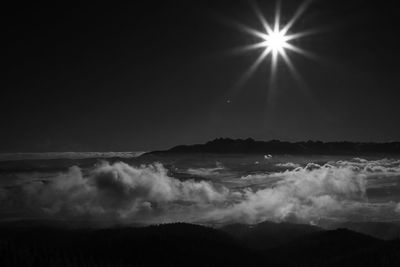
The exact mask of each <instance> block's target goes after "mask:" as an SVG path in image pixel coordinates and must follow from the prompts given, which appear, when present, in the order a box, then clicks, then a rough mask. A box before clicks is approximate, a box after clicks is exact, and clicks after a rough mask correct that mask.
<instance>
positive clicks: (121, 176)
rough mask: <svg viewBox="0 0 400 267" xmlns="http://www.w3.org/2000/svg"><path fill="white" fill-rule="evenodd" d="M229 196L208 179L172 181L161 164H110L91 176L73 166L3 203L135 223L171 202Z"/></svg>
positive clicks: (208, 200) (205, 202) (183, 203)
mask: <svg viewBox="0 0 400 267" xmlns="http://www.w3.org/2000/svg"><path fill="white" fill-rule="evenodd" d="M3 194H4V192H3ZM10 194H13V196H12V197H11V196H10ZM15 194H17V196H16V195H15ZM227 194H228V190H227V189H226V188H224V187H219V189H216V188H215V187H214V186H213V185H212V184H210V183H208V182H206V181H199V182H195V181H192V180H188V181H179V180H177V179H174V178H172V177H169V176H168V175H167V170H166V169H165V168H164V167H163V166H162V165H161V164H158V163H156V164H153V165H148V166H141V167H137V168H135V167H132V166H130V165H128V164H125V163H115V164H112V165H110V164H108V163H106V162H105V163H103V164H101V165H99V166H97V167H96V168H94V169H93V170H90V171H89V173H88V174H86V175H83V173H82V170H81V169H80V168H78V167H71V168H70V169H69V171H68V172H67V173H63V174H60V175H58V176H57V177H55V178H53V179H52V180H50V181H45V182H42V181H36V182H32V183H28V184H26V185H24V186H22V187H21V188H20V190H19V191H18V192H12V193H9V196H8V197H6V196H5V195H4V196H3V203H4V202H5V201H8V204H9V205H13V204H14V205H15V204H16V203H15V202H20V203H18V205H17V206H24V205H25V206H26V207H25V208H28V209H30V210H35V209H36V212H38V213H41V214H42V215H54V216H61V217H68V218H74V217H79V216H88V215H89V216H94V217H98V218H113V219H127V218H129V219H132V220H135V219H138V218H146V215H148V214H157V213H161V212H164V211H165V212H166V211H168V210H169V209H173V206H172V203H175V204H176V203H179V204H180V205H181V206H192V205H196V206H198V207H200V206H205V205H210V204H211V203H217V202H222V201H224V200H225V199H226V197H227Z"/></svg>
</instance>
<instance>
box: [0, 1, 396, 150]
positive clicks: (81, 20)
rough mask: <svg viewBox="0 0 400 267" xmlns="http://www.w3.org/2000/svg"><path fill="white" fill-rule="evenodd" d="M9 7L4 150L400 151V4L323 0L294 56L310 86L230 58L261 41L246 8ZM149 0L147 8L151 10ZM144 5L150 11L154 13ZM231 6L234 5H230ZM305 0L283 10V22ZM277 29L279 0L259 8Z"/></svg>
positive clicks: (246, 58)
mask: <svg viewBox="0 0 400 267" xmlns="http://www.w3.org/2000/svg"><path fill="white" fill-rule="evenodd" d="M136 2H139V3H133V1H132V3H130V4H120V5H118V4H115V3H113V2H109V3H108V4H104V5H103V4H99V3H97V4H95V5H83V6H72V5H71V6H69V5H64V4H63V5H61V4H57V6H52V5H40V4H32V5H21V4H19V3H16V4H14V6H9V7H3V12H2V13H4V14H3V15H2V20H3V22H2V25H3V27H5V29H4V30H3V31H2V37H3V38H2V39H3V43H5V44H6V50H5V55H3V56H2V63H3V65H4V66H5V69H6V71H5V78H3V79H2V80H1V88H2V89H1V92H0V116H1V117H0V119H1V122H2V124H1V131H0V140H1V141H0V151H1V152H6V151H7V152H28V151H33V152H40V151H129V150H153V149H164V148H168V147H171V146H174V145H178V144H188V143H202V142H206V141H208V140H210V139H214V138H216V137H232V138H247V137H252V138H255V139H259V140H269V139H281V140H288V141H297V140H310V139H311V140H322V141H332V140H349V141H377V142H384V141H391V140H397V141H400V119H399V115H400V104H399V103H400V101H399V100H400V93H399V91H400V90H399V89H400V75H399V73H400V67H399V60H400V52H399V48H398V47H399V41H398V40H397V39H398V38H396V37H397V36H398V35H399V33H400V29H399V25H400V24H399V23H398V19H399V16H398V14H400V9H399V8H398V7H396V1H393V2H392V1H369V0H366V1H361V0H332V1H328V0H319V1H314V2H313V3H312V4H311V5H310V6H309V8H308V9H307V11H306V12H305V14H304V15H303V16H302V17H301V18H300V20H299V21H298V22H297V24H295V26H294V27H293V31H294V32H295V31H297V30H303V29H318V30H319V32H318V33H317V34H314V35H311V36H307V37H304V38H303V39H298V40H296V41H294V43H295V44H296V45H297V46H299V47H302V48H304V49H307V50H308V51H311V52H313V53H314V54H316V55H317V56H318V58H317V59H310V58H307V57H303V56H301V55H298V54H294V53H289V56H290V58H291V59H292V61H293V63H294V64H295V66H296V67H297V69H298V71H299V73H300V74H301V76H302V78H303V80H304V81H305V85H300V84H299V83H298V82H296V80H295V79H294V78H293V77H292V75H291V73H290V72H289V70H288V68H287V67H286V66H285V65H284V64H283V62H282V61H280V62H279V66H278V72H277V77H276V86H275V89H274V91H273V93H272V92H271V90H270V88H269V84H270V83H269V79H270V77H269V73H270V70H269V68H270V64H269V62H268V60H269V59H267V60H266V62H265V63H263V64H262V66H261V67H260V68H259V69H258V70H257V72H256V73H255V74H254V75H253V76H252V77H251V78H250V79H249V80H248V82H247V83H246V84H244V85H243V86H242V87H240V88H238V89H237V88H235V84H236V83H237V81H238V80H239V78H240V76H241V75H242V74H243V73H244V72H245V71H246V70H247V69H248V68H249V66H250V65H251V64H252V63H253V62H254V61H255V59H256V58H257V56H258V55H259V54H260V52H259V51H251V52H247V53H243V54H235V53H231V51H232V49H234V48H236V47H238V46H243V45H246V44H251V43H253V42H254V37H253V36H251V35H249V34H247V33H245V32H243V31H241V30H239V29H237V28H235V26H234V23H232V21H236V22H240V23H243V24H246V25H248V26H250V27H253V28H256V29H259V30H262V26H261V24H260V23H259V21H258V20H257V17H256V16H255V14H254V12H253V10H252V9H251V5H250V4H249V2H248V1H211V0H210V1H205V0H198V1H187V0H186V1H183V0H182V1H163V2H161V3H158V2H155V1H146V4H144V2H145V1H136ZM142 2H143V3H142ZM147 2H148V3H147ZM233 2H234V3H233ZM299 3H300V1H295V0H293V1H288V0H286V1H282V20H283V21H287V20H289V19H290V17H291V16H292V15H293V13H294V11H295V10H296V8H297V7H298V5H299ZM258 5H259V6H260V8H261V10H262V12H263V14H264V15H265V16H266V18H267V19H271V20H272V19H273V15H272V14H273V9H274V6H275V1H258Z"/></svg>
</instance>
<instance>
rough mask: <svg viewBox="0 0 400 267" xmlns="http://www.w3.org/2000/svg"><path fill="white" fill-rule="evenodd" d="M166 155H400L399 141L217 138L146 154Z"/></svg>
mask: <svg viewBox="0 0 400 267" xmlns="http://www.w3.org/2000/svg"><path fill="white" fill-rule="evenodd" d="M165 153H263V154H326V155H354V154H357V155H358V154H371V155H377V154H400V142H389V143H361V142H321V141H307V142H294V143H291V142H283V141H279V140H271V141H255V140H254V139H252V138H248V139H230V138H217V139H215V140H213V141H210V142H207V143H205V144H195V145H180V146H176V147H173V148H171V149H169V150H165V151H154V152H150V153H146V154H144V156H148V155H149V154H150V155H151V154H153V155H154V154H158V155H159V154H165Z"/></svg>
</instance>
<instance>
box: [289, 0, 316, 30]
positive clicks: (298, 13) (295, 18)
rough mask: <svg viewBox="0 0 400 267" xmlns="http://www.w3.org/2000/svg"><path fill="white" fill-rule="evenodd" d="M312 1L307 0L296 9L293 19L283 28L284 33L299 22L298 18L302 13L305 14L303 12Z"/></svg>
mask: <svg viewBox="0 0 400 267" xmlns="http://www.w3.org/2000/svg"><path fill="white" fill-rule="evenodd" d="M311 2H312V0H306V1H304V2H303V3H302V4H301V5H300V6H299V8H298V9H297V10H296V12H295V13H294V15H293V17H292V18H291V20H290V21H289V22H288V23H287V24H286V25H285V27H283V29H282V33H283V34H286V33H287V32H288V31H289V30H290V28H292V26H293V25H294V24H295V23H296V22H297V20H298V19H299V18H300V17H301V15H303V13H304V12H305V11H306V10H307V8H308V6H309V5H310V4H311Z"/></svg>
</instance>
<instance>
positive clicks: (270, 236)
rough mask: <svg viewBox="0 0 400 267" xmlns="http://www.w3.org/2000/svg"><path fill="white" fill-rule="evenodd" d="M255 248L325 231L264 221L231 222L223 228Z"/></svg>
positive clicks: (300, 225)
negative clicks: (254, 223)
mask: <svg viewBox="0 0 400 267" xmlns="http://www.w3.org/2000/svg"><path fill="white" fill-rule="evenodd" d="M221 230H223V231H225V232H227V233H229V234H230V235H232V236H234V237H236V238H237V239H239V240H240V242H241V243H242V244H245V245H246V246H248V247H250V248H254V249H268V248H272V247H277V246H279V245H283V244H285V243H287V242H289V241H291V240H294V239H296V238H299V237H301V236H304V235H307V234H310V233H314V232H319V231H323V229H322V228H319V227H316V226H312V225H306V224H293V223H274V222H268V221H266V222H262V223H259V224H256V225H248V224H229V225H226V226H224V227H222V228H221Z"/></svg>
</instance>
